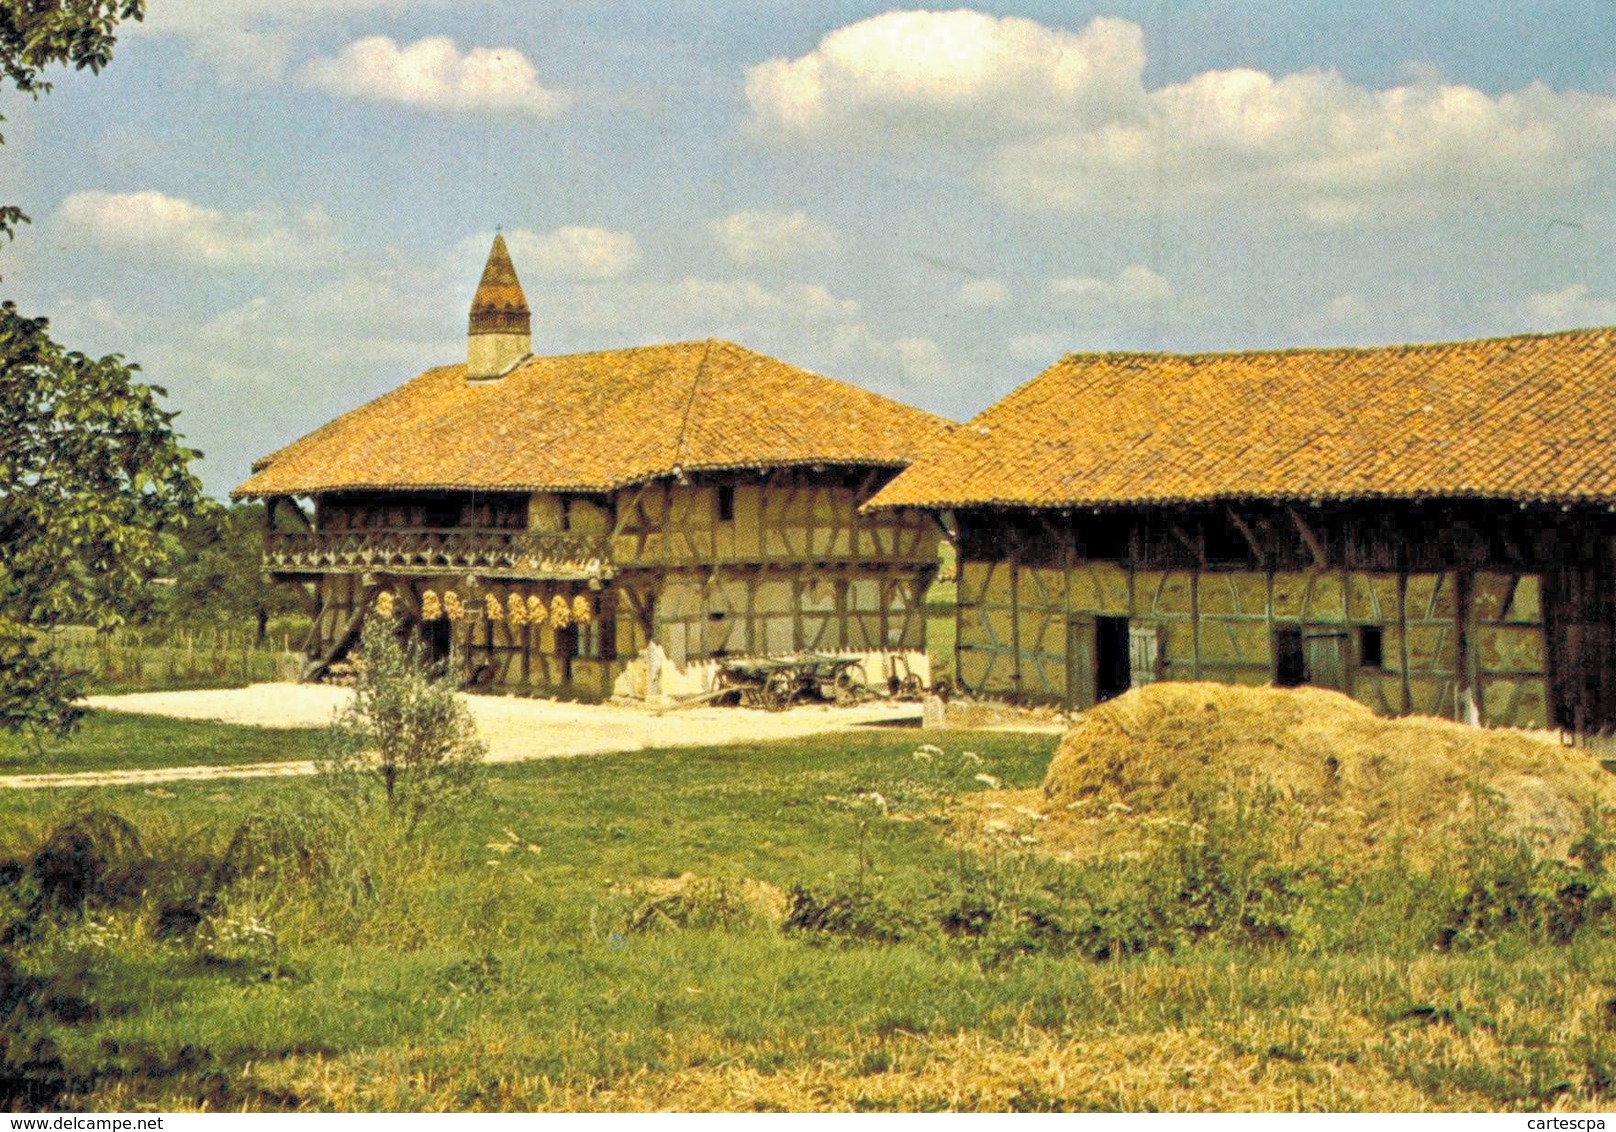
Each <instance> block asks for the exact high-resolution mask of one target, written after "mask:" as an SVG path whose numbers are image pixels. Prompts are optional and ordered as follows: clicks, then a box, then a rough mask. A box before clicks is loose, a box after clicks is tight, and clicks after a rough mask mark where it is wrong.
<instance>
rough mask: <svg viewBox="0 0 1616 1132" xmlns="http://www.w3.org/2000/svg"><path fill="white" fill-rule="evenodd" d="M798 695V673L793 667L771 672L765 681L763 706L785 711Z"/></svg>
mask: <svg viewBox="0 0 1616 1132" xmlns="http://www.w3.org/2000/svg"><path fill="white" fill-rule="evenodd" d="M796 696H797V674H796V672H794V671H792V670H791V669H786V670H783V671H780V672H771V673H769V678H768V679H767V680H765V681H764V682H763V706H764V707H766V708H768V709H769V710H770V711H785V709H786V708H788V707H790V706H791V701H792V700H793V699H795V698H796Z"/></svg>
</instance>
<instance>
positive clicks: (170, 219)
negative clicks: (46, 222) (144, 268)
mask: <svg viewBox="0 0 1616 1132" xmlns="http://www.w3.org/2000/svg"><path fill="white" fill-rule="evenodd" d="M53 223H54V224H55V225H57V226H60V227H62V228H63V229H65V232H66V235H67V237H68V238H69V239H70V240H72V241H75V242H80V243H85V244H91V245H94V246H96V247H101V248H108V249H112V250H116V251H123V252H129V253H135V254H140V255H146V256H151V257H155V258H160V259H165V260H170V261H174V262H180V263H191V264H203V265H207V266H210V267H246V268H253V267H279V268H288V267H290V268H309V267H314V266H317V265H319V264H322V263H325V262H328V261H329V260H330V259H331V258H332V257H333V256H334V255H335V254H336V252H337V250H338V248H337V239H336V236H335V232H334V226H333V225H332V223H331V220H330V218H329V217H327V216H326V215H325V213H323V212H321V211H319V210H318V209H316V210H311V211H309V212H306V213H304V214H302V215H301V216H297V217H288V216H287V215H285V214H284V213H282V212H279V211H277V210H259V211H248V212H221V211H219V210H218V209H214V208H207V207H204V206H203V205H199V204H196V203H194V202H192V201H188V200H185V199H184V198H182V197H171V196H168V195H167V194H165V193H161V192H157V191H156V190H152V189H148V190H145V191H143V192H134V193H107V192H102V191H100V190H89V191H85V192H77V193H74V194H72V195H71V196H69V197H68V198H67V199H66V200H64V201H63V202H62V204H61V207H60V208H58V209H57V210H56V214H55V216H54V217H53Z"/></svg>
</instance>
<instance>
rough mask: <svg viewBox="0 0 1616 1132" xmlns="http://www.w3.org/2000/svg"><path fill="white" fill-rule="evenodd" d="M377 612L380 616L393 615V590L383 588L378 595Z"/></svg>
mask: <svg viewBox="0 0 1616 1132" xmlns="http://www.w3.org/2000/svg"><path fill="white" fill-rule="evenodd" d="M376 614H377V616H379V617H391V616H392V615H393V594H392V592H391V591H389V590H383V591H382V592H381V593H379V594H377V595H376Z"/></svg>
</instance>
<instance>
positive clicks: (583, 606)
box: [572, 594, 595, 625]
mask: <svg viewBox="0 0 1616 1132" xmlns="http://www.w3.org/2000/svg"><path fill="white" fill-rule="evenodd" d="M572 619H573V620H574V621H576V622H578V624H580V625H587V624H589V623H590V622H591V621H593V620H594V619H595V607H594V606H593V605H591V604H590V603H589V599H588V598H587V597H585V596H584V595H583V594H579V595H578V596H577V597H575V598H573V599H572Z"/></svg>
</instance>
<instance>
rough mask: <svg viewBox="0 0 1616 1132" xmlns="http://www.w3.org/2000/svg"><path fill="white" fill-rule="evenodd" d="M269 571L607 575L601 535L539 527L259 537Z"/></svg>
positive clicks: (607, 553)
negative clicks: (528, 528) (533, 529)
mask: <svg viewBox="0 0 1616 1132" xmlns="http://www.w3.org/2000/svg"><path fill="white" fill-rule="evenodd" d="M264 569H265V570H266V571H268V572H269V573H271V574H328V573H343V572H349V571H360V570H367V571H368V570H379V571H385V572H387V573H393V574H443V573H462V572H469V573H475V574H479V575H482V576H485V577H493V578H501V577H503V578H555V579H584V578H609V577H611V576H612V575H613V574H614V573H616V567H615V565H614V563H613V562H612V560H611V539H610V538H609V537H608V536H606V535H583V534H572V533H549V532H539V531H454V530H441V529H434V530H387V531H345V532H340V533H335V532H334V533H329V534H314V533H298V534H291V533H288V532H285V531H269V532H267V533H266V534H265V535H264Z"/></svg>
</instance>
